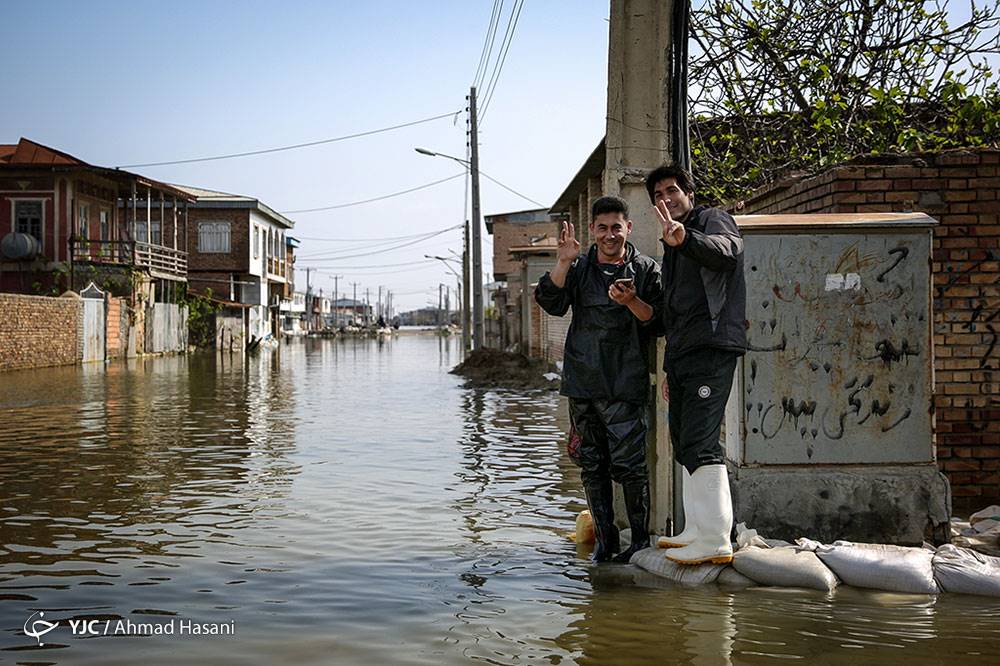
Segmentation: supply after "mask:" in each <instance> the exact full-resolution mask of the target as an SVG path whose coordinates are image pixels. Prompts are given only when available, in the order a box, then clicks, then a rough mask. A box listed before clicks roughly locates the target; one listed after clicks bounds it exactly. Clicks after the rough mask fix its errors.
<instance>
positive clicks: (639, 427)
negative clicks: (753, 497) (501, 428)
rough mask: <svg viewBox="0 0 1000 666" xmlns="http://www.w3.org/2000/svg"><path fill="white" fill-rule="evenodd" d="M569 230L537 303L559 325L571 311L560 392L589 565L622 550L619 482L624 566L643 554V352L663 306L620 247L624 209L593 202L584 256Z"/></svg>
mask: <svg viewBox="0 0 1000 666" xmlns="http://www.w3.org/2000/svg"><path fill="white" fill-rule="evenodd" d="M574 231H575V230H574V228H573V225H572V224H566V223H563V226H562V231H561V233H560V234H559V249H558V252H557V256H556V265H555V267H553V269H552V270H551V271H550V272H549V273H546V274H545V275H543V276H542V278H541V279H540V280H539V281H538V287H537V288H536V289H535V300H536V301H538V304H539V305H540V306H541V307H542V309H544V310H545V311H546V312H548V313H549V314H551V315H553V316H557V317H561V316H563V315H565V314H566V312H567V311H568V310H569V308H570V307H572V308H573V320H572V321H571V322H570V325H569V331H568V333H567V335H566V345H565V348H564V351H563V380H562V387H561V392H562V394H563V395H565V396H568V397H569V409H570V420H571V421H572V423H573V427H574V429H575V430H576V432H577V434H578V435H579V436H580V440H581V441H580V446H579V454H578V456H577V457H576V458H575V462H576V463H577V464H578V465H579V466H580V468H581V474H580V475H581V477H582V479H583V487H584V491H585V492H586V494H587V504H588V506H589V507H590V512H591V515H592V516H593V518H594V530H595V533H596V536H597V545H596V547H595V549H594V555H593V557H594V560H596V561H598V562H601V561H606V560H608V559H612V556H613V555H614V554H615V553H616V552H618V551H619V550H620V545H619V540H618V529H617V528H616V527H615V524H614V510H613V508H612V497H613V495H612V485H611V482H612V479H613V480H615V481H617V482H619V483H620V484H622V490H623V491H624V495H625V507H626V511H627V513H628V521H629V527H630V528H631V530H632V542H631V545H630V546H629V548H628V549H626V550H625V551H624V552H622V553H619V554H618V555H617V556H615V557H614V559H615V561H620V562H628V560H629V559H630V558H631V557H632V554H633V553H634V552H636V551H637V550H640V549H642V548H646V547H647V546H649V526H648V523H649V479H648V475H647V470H646V405H647V401H648V397H649V365H648V359H649V350H650V347H649V345H650V342H651V340H652V339H653V338H654V337H655V335H656V333H655V331H656V326H657V325H658V309H659V307H660V302H661V289H660V271H659V267H658V266H657V265H656V262H655V261H653V260H652V259H650V258H649V257H646V256H643V255H641V254H639V253H638V252H637V251H636V249H635V247H634V246H633V245H632V244H631V243H629V242H628V240H627V239H628V235H629V233H630V232H631V231H632V222H631V221H630V220H629V219H628V205H627V204H626V203H625V201H624V200H622V199H620V198H618V197H601V198H600V199H597V200H596V201H594V204H593V206H592V207H591V222H590V232H591V234H592V235H593V236H594V239H595V243H594V245H592V246H591V247H590V250H589V251H588V252H587V254H585V255H581V254H580V243H579V242H578V241H577V240H576V238H575V233H574Z"/></svg>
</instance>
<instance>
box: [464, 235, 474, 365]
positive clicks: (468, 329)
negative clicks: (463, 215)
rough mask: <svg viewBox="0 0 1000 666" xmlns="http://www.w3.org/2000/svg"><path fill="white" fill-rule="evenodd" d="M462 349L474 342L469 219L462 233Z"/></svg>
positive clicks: (467, 347)
mask: <svg viewBox="0 0 1000 666" xmlns="http://www.w3.org/2000/svg"><path fill="white" fill-rule="evenodd" d="M462 244H463V246H464V247H463V248H462V289H463V292H462V349H463V350H465V351H469V349H470V347H471V344H472V336H471V334H472V300H471V299H470V298H469V297H470V296H471V295H472V293H471V290H470V289H469V221H468V220H466V221H465V230H464V231H463V233H462Z"/></svg>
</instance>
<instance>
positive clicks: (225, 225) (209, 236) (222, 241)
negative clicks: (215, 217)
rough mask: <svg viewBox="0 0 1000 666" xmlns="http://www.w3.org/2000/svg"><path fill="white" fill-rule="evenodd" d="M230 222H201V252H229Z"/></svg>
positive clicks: (199, 226)
mask: <svg viewBox="0 0 1000 666" xmlns="http://www.w3.org/2000/svg"><path fill="white" fill-rule="evenodd" d="M229 239H230V233H229V222H199V223H198V251H199V252H222V253H225V252H229Z"/></svg>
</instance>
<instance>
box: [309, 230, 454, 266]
mask: <svg viewBox="0 0 1000 666" xmlns="http://www.w3.org/2000/svg"><path fill="white" fill-rule="evenodd" d="M461 226H462V225H459V224H456V225H455V226H453V227H448V228H447V229H443V230H441V231H436V232H434V233H431V234H428V235H426V236H423V237H421V238H417V239H416V240H412V241H409V242H406V243H400V244H399V245H394V246H392V247H387V248H384V249H381V250H373V251H371V252H360V253H358V254H347V255H344V254H340V253H339V252H334V253H333V254H329V253H320V254H316V255H308V256H307V255H301V258H302V259H312V260H334V259H354V258H355V257H370V256H371V255H373V254H382V253H383V252H391V251H392V250H398V249H400V248H403V247H409V246H410V245H416V244H417V243H422V242H423V241H425V240H430V239H431V238H434V237H435V236H440V235H441V234H443V233H447V232H449V231H454V230H455V229H459V228H460V227H461Z"/></svg>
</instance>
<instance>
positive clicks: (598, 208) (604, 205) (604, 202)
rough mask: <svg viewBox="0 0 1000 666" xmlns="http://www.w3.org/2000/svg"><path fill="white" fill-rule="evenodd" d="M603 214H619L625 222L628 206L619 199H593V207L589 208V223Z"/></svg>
mask: <svg viewBox="0 0 1000 666" xmlns="http://www.w3.org/2000/svg"><path fill="white" fill-rule="evenodd" d="M605 213H621V214H622V217H624V218H625V219H626V220H627V219H628V204H627V203H626V202H625V200H624V199H622V198H621V197H601V198H599V199H595V200H594V203H593V205H592V206H591V207H590V220H591V222H593V221H594V219H595V218H596V217H597V216H598V215H604V214H605Z"/></svg>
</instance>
